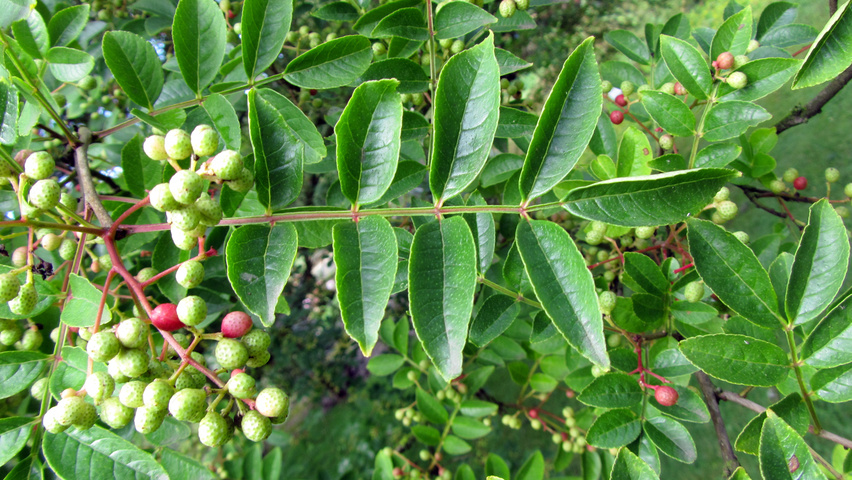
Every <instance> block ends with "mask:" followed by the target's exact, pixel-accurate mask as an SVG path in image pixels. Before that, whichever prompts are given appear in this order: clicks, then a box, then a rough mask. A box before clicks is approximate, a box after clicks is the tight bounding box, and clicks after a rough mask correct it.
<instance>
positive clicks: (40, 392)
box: [30, 377, 50, 401]
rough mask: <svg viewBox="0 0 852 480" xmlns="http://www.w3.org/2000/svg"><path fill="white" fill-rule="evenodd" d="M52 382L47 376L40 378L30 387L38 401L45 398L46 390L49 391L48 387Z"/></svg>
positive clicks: (31, 393) (31, 392)
mask: <svg viewBox="0 0 852 480" xmlns="http://www.w3.org/2000/svg"><path fill="white" fill-rule="evenodd" d="M49 384H50V380H48V378H47V377H44V378H39V379H38V380H36V382H35V383H33V386H32V387H30V395H32V396H33V398H35V399H36V400H38V401H41V399H42V398H44V394H45V392H47V387H48V386H49Z"/></svg>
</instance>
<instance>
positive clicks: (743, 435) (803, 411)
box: [735, 392, 811, 455]
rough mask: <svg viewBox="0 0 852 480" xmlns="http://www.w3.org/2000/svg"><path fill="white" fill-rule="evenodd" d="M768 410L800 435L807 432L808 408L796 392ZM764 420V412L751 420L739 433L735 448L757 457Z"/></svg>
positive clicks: (808, 421)
mask: <svg viewBox="0 0 852 480" xmlns="http://www.w3.org/2000/svg"><path fill="white" fill-rule="evenodd" d="M769 408H770V410H772V411H773V412H775V414H777V415H778V416H779V417H781V418H782V419H784V421H785V422H787V423H788V424H789V425H791V426H792V427H793V429H794V430H795V431H796V432H798V433H799V434H801V435H804V433H805V432H807V431H808V425H810V422H811V417H810V415H809V414H808V407H807V405H805V402H804V401H803V400H802V395H801V394H800V393H798V392H796V393H793V394H791V395H788V396H786V397H784V398H783V399H781V400H780V401H778V402H776V403H774V404H773V405H772V406H771V407H769ZM765 420H766V411H764V412H761V413H760V414H758V415H757V416H755V417H754V418H752V419H751V420H750V421H749V422H748V424H746V426H745V427H744V428H743V431H742V432H740V434H739V436H738V437H737V441H736V442H735V447H736V449H737V450H739V451H741V452H745V453H748V454H751V455H758V454H759V450H760V435H761V431H762V430H763V422H764V421H765Z"/></svg>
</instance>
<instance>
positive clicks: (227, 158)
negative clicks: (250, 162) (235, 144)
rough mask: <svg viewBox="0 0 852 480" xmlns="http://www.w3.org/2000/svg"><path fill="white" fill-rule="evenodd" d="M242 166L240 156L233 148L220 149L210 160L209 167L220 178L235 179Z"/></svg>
mask: <svg viewBox="0 0 852 480" xmlns="http://www.w3.org/2000/svg"><path fill="white" fill-rule="evenodd" d="M244 167H245V165H244V164H243V159H242V157H241V156H240V154H239V153H237V152H235V151H233V150H222V151H221V152H219V154H218V155H216V156H215V157H213V159H212V160H211V161H210V169H211V170H213V173H214V174H215V175H216V176H217V177H219V178H221V179H222V180H236V179H237V178H239V176H240V173H241V172H242V171H243V168H244Z"/></svg>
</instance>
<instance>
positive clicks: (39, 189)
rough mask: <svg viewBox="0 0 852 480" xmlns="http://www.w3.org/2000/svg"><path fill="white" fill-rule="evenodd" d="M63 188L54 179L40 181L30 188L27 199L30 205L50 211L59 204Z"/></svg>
mask: <svg viewBox="0 0 852 480" xmlns="http://www.w3.org/2000/svg"><path fill="white" fill-rule="evenodd" d="M60 193H61V188H60V187H59V182H57V181H56V180H54V179H52V178H48V179H45V180H39V181H37V182H36V183H35V185H33V186H32V188H30V193H29V196H28V197H27V198H28V200H29V201H30V203H31V204H32V205H33V206H35V207H38V208H40V209H42V210H50V209H51V208H53V207H55V206H57V205H58V204H59V194H60Z"/></svg>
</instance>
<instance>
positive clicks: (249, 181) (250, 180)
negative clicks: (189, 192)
mask: <svg viewBox="0 0 852 480" xmlns="http://www.w3.org/2000/svg"><path fill="white" fill-rule="evenodd" d="M427 58H428V57H427ZM416 104H417V103H415V105H416ZM252 185H254V174H253V173H252V172H251V171H250V170H249V169H248V168H243V169H242V171H241V172H240V176H239V177H238V178H236V179H234V180H230V181H229V182H228V186H229V187H230V188H231V189H232V190H233V191H235V192H240V193H246V192H248V191H249V190H251V187H252Z"/></svg>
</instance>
